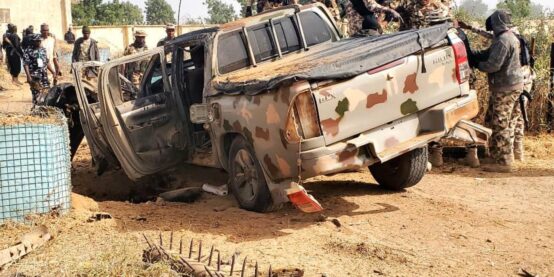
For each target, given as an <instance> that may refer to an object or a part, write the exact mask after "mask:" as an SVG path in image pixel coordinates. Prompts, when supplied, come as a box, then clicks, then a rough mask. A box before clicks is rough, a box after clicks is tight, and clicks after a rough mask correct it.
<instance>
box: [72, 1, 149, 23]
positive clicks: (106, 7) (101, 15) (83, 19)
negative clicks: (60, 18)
mask: <svg viewBox="0 0 554 277" xmlns="http://www.w3.org/2000/svg"><path fill="white" fill-rule="evenodd" d="M71 14H72V16H73V24H74V25H118V24H141V23H143V21H144V17H143V14H142V10H141V9H140V8H139V6H137V5H134V4H131V3H129V2H122V3H120V2H119V0H114V1H113V2H109V3H104V4H102V0H82V1H81V2H79V3H78V4H73V5H72V6H71Z"/></svg>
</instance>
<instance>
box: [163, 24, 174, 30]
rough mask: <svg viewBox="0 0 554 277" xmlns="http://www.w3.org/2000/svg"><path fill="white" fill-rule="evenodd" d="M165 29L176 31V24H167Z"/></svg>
mask: <svg viewBox="0 0 554 277" xmlns="http://www.w3.org/2000/svg"><path fill="white" fill-rule="evenodd" d="M165 29H166V30H175V24H166V25H165Z"/></svg>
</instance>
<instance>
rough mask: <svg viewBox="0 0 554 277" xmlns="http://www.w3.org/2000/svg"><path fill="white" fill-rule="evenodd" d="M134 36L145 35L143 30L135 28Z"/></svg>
mask: <svg viewBox="0 0 554 277" xmlns="http://www.w3.org/2000/svg"><path fill="white" fill-rule="evenodd" d="M135 37H146V32H144V31H143V30H136V31H135Z"/></svg>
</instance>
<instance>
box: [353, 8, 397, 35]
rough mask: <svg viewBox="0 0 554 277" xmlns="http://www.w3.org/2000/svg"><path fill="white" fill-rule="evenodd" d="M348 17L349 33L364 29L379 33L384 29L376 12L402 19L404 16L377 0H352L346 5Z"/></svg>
mask: <svg viewBox="0 0 554 277" xmlns="http://www.w3.org/2000/svg"><path fill="white" fill-rule="evenodd" d="M344 8H345V12H346V17H347V19H348V34H349V35H350V36H354V35H355V34H358V33H360V31H362V30H363V31H364V33H368V34H370V35H379V34H381V33H382V32H383V29H382V28H381V26H380V25H379V22H378V20H377V17H376V15H375V14H376V13H389V14H391V16H392V17H393V18H395V19H398V20H400V21H402V17H401V16H400V14H398V13H397V12H396V11H395V10H393V9H391V8H389V7H384V6H381V5H379V4H378V3H377V2H375V0H350V1H347V2H346V3H345V5H344Z"/></svg>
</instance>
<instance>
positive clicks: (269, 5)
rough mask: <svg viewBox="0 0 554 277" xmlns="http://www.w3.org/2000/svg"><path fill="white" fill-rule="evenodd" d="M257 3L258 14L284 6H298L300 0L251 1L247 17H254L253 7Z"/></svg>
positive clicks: (247, 8)
mask: <svg viewBox="0 0 554 277" xmlns="http://www.w3.org/2000/svg"><path fill="white" fill-rule="evenodd" d="M254 3H256V12H257V13H261V12H263V11H267V10H271V9H275V8H278V7H282V6H287V5H292V4H298V0H250V5H248V6H246V16H247V17H248V16H252V7H254Z"/></svg>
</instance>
